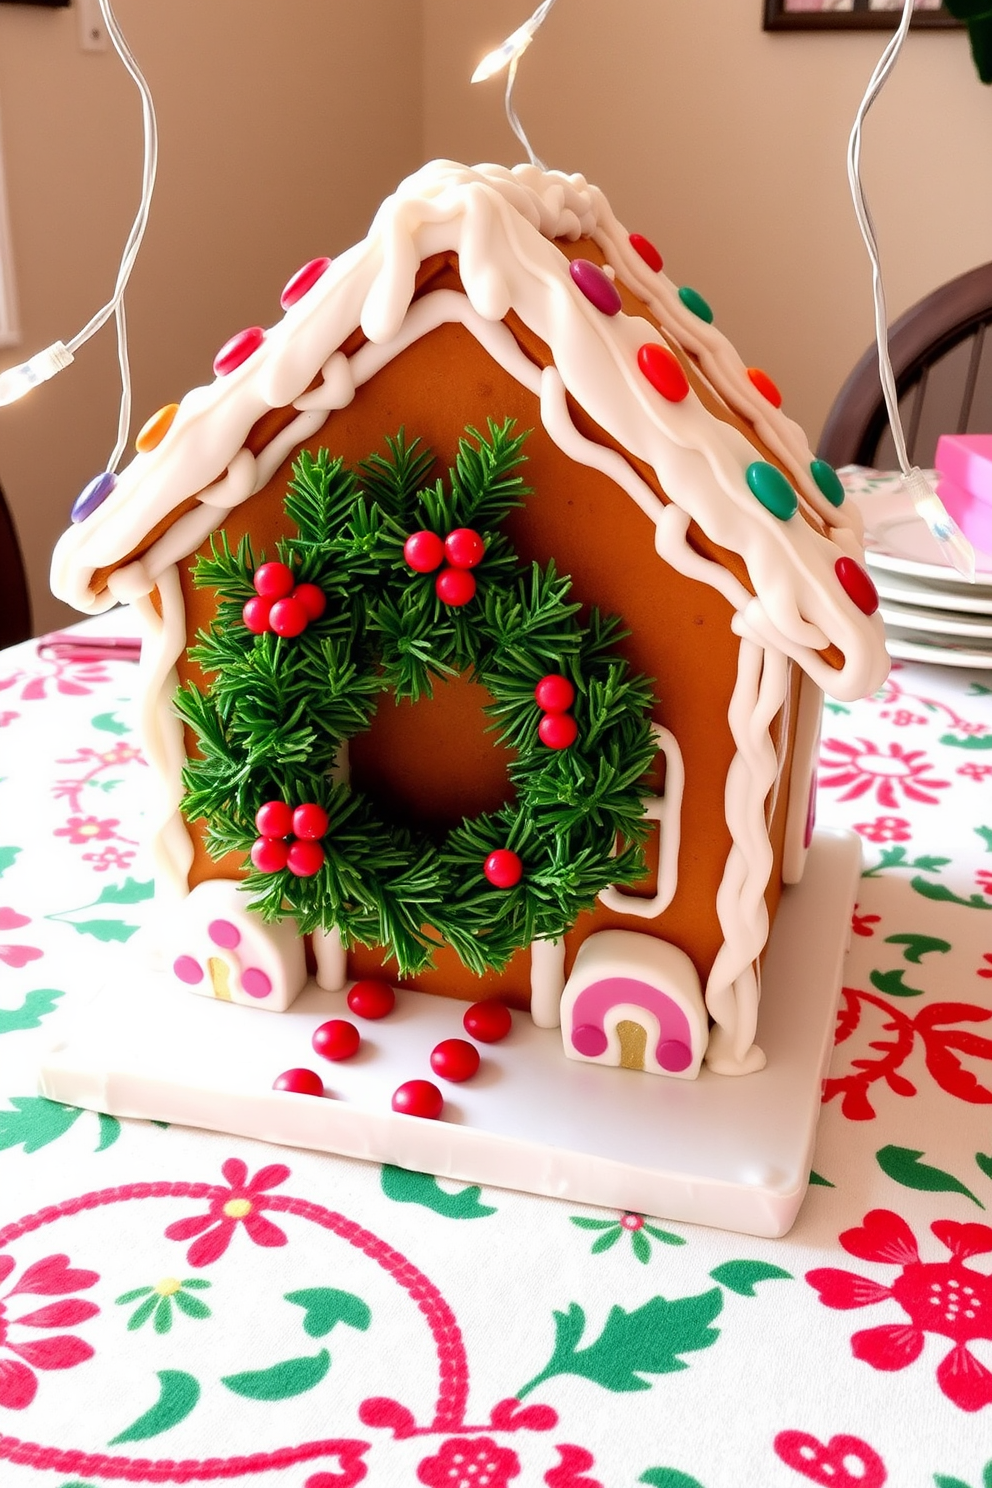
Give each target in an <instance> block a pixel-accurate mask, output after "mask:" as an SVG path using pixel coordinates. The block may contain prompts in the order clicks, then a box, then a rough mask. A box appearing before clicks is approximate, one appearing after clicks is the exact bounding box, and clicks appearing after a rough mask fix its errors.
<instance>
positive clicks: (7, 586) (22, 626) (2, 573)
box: [0, 490, 31, 647]
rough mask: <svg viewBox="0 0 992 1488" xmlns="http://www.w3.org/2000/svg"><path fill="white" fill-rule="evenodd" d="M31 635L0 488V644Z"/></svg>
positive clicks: (20, 564)
mask: <svg viewBox="0 0 992 1488" xmlns="http://www.w3.org/2000/svg"><path fill="white" fill-rule="evenodd" d="M30 634H31V604H30V600H29V599H28V581H27V574H26V573H25V571H24V559H23V558H22V557H21V548H20V544H19V543H18V541H17V532H16V531H15V529H14V522H13V519H12V517H11V515H10V511H9V509H8V506H7V502H6V500H5V498H4V494H3V491H2V490H0V647H2V646H13V645H15V644H16V643H17V642H18V641H26V640H27V638H28V636H29V635H30Z"/></svg>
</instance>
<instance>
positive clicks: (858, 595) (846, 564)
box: [834, 553, 878, 615]
mask: <svg viewBox="0 0 992 1488" xmlns="http://www.w3.org/2000/svg"><path fill="white" fill-rule="evenodd" d="M834 573H835V574H836V575H837V578H838V580H839V581H840V586H841V588H842V589H843V591H844V593H845V594H846V595H847V597H848V599H850V600H851V602H852V604H856V605H857V607H858V609H859V610H860V611H861V613H862V614H863V615H874V613H875V611H876V610H877V609H878V590H877V589H876V588H875V585H874V584H873V583H872V581H871V579H870V577H869V576H868V574H867V573H866V572H865V570H864V569H863V568H862V567H861V564H860V563H855V561H854V559H853V558H848V556H847V554H846V553H845V554H844V556H843V557H842V558H838V559H837V562H836V563H835V564H834Z"/></svg>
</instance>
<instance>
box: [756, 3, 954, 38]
mask: <svg viewBox="0 0 992 1488" xmlns="http://www.w3.org/2000/svg"><path fill="white" fill-rule="evenodd" d="M902 6H903V0H765V15H764V29H765V30H766V31H858V30H877V31H882V30H888V31H894V30H895V28H896V26H897V25H898V24H899V20H900V17H901V15H902ZM912 24H913V25H914V26H929V27H945V26H960V25H961V24H962V23H961V22H960V21H957V20H955V18H954V17H953V16H952V15H951V13H950V12H949V11H948V10H945V8H944V6H943V5H942V4H941V3H940V0H916V5H915V14H914V16H913V22H912Z"/></svg>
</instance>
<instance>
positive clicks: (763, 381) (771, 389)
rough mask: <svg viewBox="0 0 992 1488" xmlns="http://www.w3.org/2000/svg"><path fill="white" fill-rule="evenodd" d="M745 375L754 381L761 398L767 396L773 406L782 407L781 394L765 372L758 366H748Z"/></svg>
mask: <svg viewBox="0 0 992 1488" xmlns="http://www.w3.org/2000/svg"><path fill="white" fill-rule="evenodd" d="M747 375H748V377H750V379H751V381H752V382H753V383H754V385H755V387H756V388H757V389H758V392H759V393H760V394H761V396H762V397H763V398H767V399H768V401H769V403H770V404H771V405H772V407H773V408H781V407H782V394H781V393H780V392H779V390H778V388H777V387H776V386H775V384H774V382H772V380H771V378H770V377H769V376H768V373H767V372H762V370H761V368H760V367H748V369H747Z"/></svg>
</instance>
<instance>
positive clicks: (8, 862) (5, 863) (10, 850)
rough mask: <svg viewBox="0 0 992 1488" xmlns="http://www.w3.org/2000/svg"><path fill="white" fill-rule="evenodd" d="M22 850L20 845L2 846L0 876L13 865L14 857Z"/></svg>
mask: <svg viewBox="0 0 992 1488" xmlns="http://www.w3.org/2000/svg"><path fill="white" fill-rule="evenodd" d="M20 851H21V849H20V848H19V847H0V877H2V876H3V874H5V873H6V872H7V869H8V868H10V867H12V866H13V862H14V859H15V858H16V857H17V854H18V853H19V852H20Z"/></svg>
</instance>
